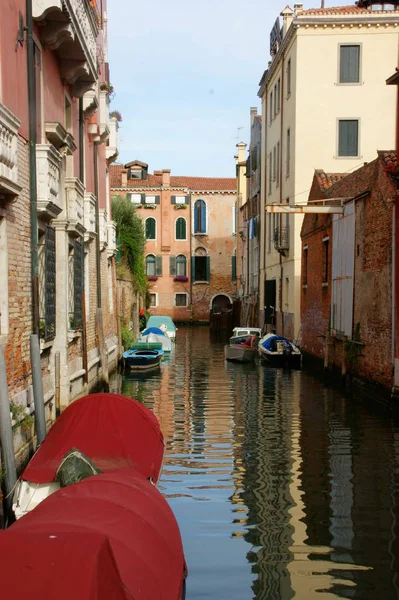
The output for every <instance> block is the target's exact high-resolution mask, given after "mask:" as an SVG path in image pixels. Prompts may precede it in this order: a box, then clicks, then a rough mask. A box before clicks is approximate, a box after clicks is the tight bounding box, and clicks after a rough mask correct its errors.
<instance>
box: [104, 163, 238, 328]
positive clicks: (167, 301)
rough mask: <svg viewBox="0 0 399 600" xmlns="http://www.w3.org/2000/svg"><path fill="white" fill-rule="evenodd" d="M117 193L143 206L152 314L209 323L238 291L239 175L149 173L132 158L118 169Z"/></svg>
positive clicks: (113, 171) (114, 182) (113, 177)
mask: <svg viewBox="0 0 399 600" xmlns="http://www.w3.org/2000/svg"><path fill="white" fill-rule="evenodd" d="M111 193H112V194H113V195H120V196H124V197H127V198H128V199H129V200H130V201H131V202H132V203H133V204H134V205H135V206H136V208H137V210H138V211H139V214H140V216H141V218H142V220H143V223H144V230H145V235H146V240H147V242H146V271H147V278H148V280H149V281H150V294H151V307H150V312H151V314H154V315H156V314H163V315H169V316H171V317H172V319H173V320H174V321H177V322H179V321H180V322H183V321H186V322H191V321H196V322H207V321H209V314H210V311H211V310H213V311H214V312H218V311H223V310H229V309H230V308H231V305H232V303H233V299H234V297H235V293H236V289H237V288H236V285H237V282H236V277H235V248H236V202H237V193H236V179H235V178H217V177H184V176H183V177H180V176H173V175H171V173H170V170H169V169H163V170H162V171H154V174H149V173H148V165H147V164H146V163H143V162H141V161H137V160H135V161H133V162H130V163H127V164H125V165H112V167H111Z"/></svg>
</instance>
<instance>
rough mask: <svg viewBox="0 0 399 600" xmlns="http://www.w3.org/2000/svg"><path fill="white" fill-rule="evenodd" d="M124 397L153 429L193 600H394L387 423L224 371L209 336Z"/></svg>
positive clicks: (392, 467)
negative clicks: (162, 449) (161, 445)
mask: <svg viewBox="0 0 399 600" xmlns="http://www.w3.org/2000/svg"><path fill="white" fill-rule="evenodd" d="M118 385H119V390H120V389H121V390H122V393H124V394H126V395H129V396H132V397H133V398H136V399H138V400H140V401H141V402H143V403H144V404H146V405H147V406H148V407H150V408H151V409H152V410H153V411H154V412H155V414H156V415H157V417H158V419H159V421H160V424H161V428H162V431H163V434H164V437H165V442H166V457H165V462H164V468H163V474H162V478H161V483H160V490H161V492H162V493H163V494H164V495H165V496H166V498H167V499H168V501H169V503H170V505H171V507H172V509H173V511H174V514H175V516H176V518H177V520H178V522H179V525H180V529H181V533H182V537H183V543H184V549H185V554H186V559H187V563H188V568H189V577H188V591H187V600H194V599H195V600H206V599H212V600H251V599H255V598H256V599H257V600H261V599H262V600H266V599H267V600H279V599H282V600H287V599H289V598H301V599H304V600H308V599H310V598H320V599H321V598H323V599H324V598H361V599H362V600H366V599H373V600H375V599H380V598H381V599H384V600H388V599H390V598H397V597H398V596H399V592H398V590H399V580H398V567H399V523H398V522H397V520H398V509H397V506H398V503H399V490H398V480H399V473H398V457H399V435H398V434H399V428H398V424H397V423H396V424H395V423H394V422H393V420H392V419H391V417H390V415H389V414H388V412H387V411H385V410H383V409H379V408H378V407H375V406H373V405H371V406H370V405H367V404H364V403H362V402H361V401H355V400H349V399H346V398H344V397H343V396H342V395H341V394H340V393H339V392H337V391H336V390H333V389H330V388H326V387H325V386H324V385H323V383H322V382H321V381H319V380H318V379H316V378H314V377H312V376H310V375H309V374H307V373H305V372H299V371H285V370H278V369H272V368H265V367H264V366H262V365H248V366H246V365H235V364H229V363H226V362H225V361H224V357H223V343H215V342H213V343H212V342H211V341H210V337H209V330H208V329H207V328H192V329H190V328H181V329H179V331H178V333H177V342H176V345H175V348H174V350H173V352H172V354H171V356H170V358H167V359H166V360H165V361H164V362H163V364H162V367H161V372H160V373H157V374H154V375H153V376H152V377H147V378H145V379H139V378H138V377H136V376H134V375H130V376H124V377H123V379H122V381H120V380H119V384H118ZM115 391H116V390H115Z"/></svg>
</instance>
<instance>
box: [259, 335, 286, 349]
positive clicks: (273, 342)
mask: <svg viewBox="0 0 399 600" xmlns="http://www.w3.org/2000/svg"><path fill="white" fill-rule="evenodd" d="M277 342H285V344H286V345H287V346H290V347H291V346H292V344H291V342H290V341H288V340H287V338H285V337H283V336H282V335H271V336H270V337H268V338H267V340H265V341H264V342H261V344H260V345H261V346H262V348H264V349H265V350H269V352H276V350H277Z"/></svg>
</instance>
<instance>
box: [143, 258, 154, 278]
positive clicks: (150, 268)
mask: <svg viewBox="0 0 399 600" xmlns="http://www.w3.org/2000/svg"><path fill="white" fill-rule="evenodd" d="M145 271H146V273H147V275H156V269H155V256H154V255H153V254H148V255H147V256H146V258H145Z"/></svg>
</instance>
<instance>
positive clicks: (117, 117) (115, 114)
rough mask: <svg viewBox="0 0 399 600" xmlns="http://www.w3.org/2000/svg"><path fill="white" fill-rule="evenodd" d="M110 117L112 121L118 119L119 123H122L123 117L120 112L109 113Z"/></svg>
mask: <svg viewBox="0 0 399 600" xmlns="http://www.w3.org/2000/svg"><path fill="white" fill-rule="evenodd" d="M109 116H110V118H111V119H116V120H117V121H118V123H121V122H122V115H121V113H120V112H119V110H113V111H111V112H110V113H109Z"/></svg>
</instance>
